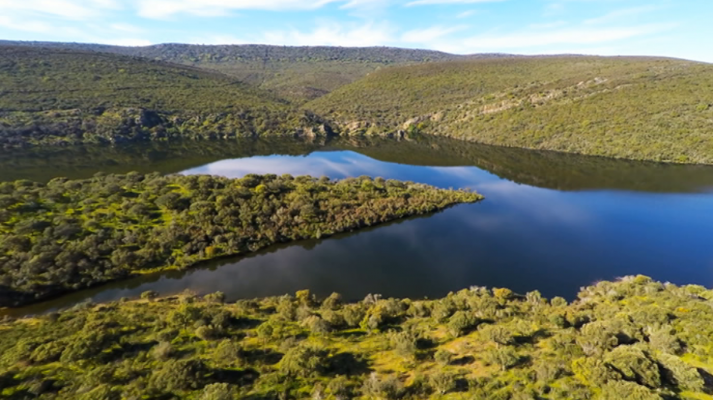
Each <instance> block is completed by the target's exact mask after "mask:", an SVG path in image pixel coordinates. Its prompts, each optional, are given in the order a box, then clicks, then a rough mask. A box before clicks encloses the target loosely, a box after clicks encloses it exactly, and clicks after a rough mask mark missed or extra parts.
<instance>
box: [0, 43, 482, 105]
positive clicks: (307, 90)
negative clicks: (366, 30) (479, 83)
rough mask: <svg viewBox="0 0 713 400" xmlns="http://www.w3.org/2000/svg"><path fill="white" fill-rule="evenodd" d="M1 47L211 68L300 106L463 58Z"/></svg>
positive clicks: (266, 49)
mask: <svg viewBox="0 0 713 400" xmlns="http://www.w3.org/2000/svg"><path fill="white" fill-rule="evenodd" d="M2 44H5V45H14V46H18V45H20V46H32V47H45V48H58V49H70V50H82V51H95V52H96V51H98V52H106V53H115V54H122V55H130V56H138V57H145V58H150V59H154V60H161V61H168V62H172V63H180V64H185V65H190V66H195V67H201V68H205V69H211V70H215V71H219V72H222V73H224V74H227V75H230V76H233V77H235V78H238V79H240V80H242V81H244V82H246V83H249V84H252V85H254V86H257V87H260V88H262V89H266V90H269V91H271V92H273V93H275V94H276V95H278V96H280V97H284V98H286V99H289V100H290V101H293V102H296V103H304V102H306V101H308V100H312V99H315V98H317V97H320V96H322V95H324V94H326V93H329V92H331V91H333V90H334V89H336V88H338V87H340V86H343V85H345V84H348V83H351V82H353V81H355V80H357V79H359V78H362V77H364V76H366V75H367V74H369V73H370V72H373V71H375V70H377V69H379V68H382V67H386V66H392V65H402V64H414V63H424V62H429V61H443V60H452V59H460V58H463V56H457V55H453V54H447V53H442V52H438V51H430V50H412V49H400V48H391V47H363V48H348V47H287V46H268V45H190V44H160V45H154V46H146V47H122V46H108V45H98V44H84V43H54V42H9V41H0V45H2ZM485 56H487V55H485Z"/></svg>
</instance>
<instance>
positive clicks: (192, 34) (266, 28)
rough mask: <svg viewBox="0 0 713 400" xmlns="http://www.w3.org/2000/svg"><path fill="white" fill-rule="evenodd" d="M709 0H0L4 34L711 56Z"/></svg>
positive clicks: (132, 42)
mask: <svg viewBox="0 0 713 400" xmlns="http://www.w3.org/2000/svg"><path fill="white" fill-rule="evenodd" d="M711 17H713V0H311V1H310V0H0V39H6V40H38V41H63V42H89V43H104V44H116V45H127V46H144V45H151V44H159V43H193V44H246V43H259V44H273V45H288V46H293V45H299V46H303V45H304V46H316V45H328V46H395V47H408V48H423V49H433V50H440V51H446V52H450V53H457V54H472V53H517V54H556V53H577V54H601V55H656V56H669V57H678V58H686V59H691V60H698V61H706V62H713V45H711V41H713V40H712V39H711V38H713V19H712V18H711Z"/></svg>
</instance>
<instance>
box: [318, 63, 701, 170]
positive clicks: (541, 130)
mask: <svg viewBox="0 0 713 400" xmlns="http://www.w3.org/2000/svg"><path fill="white" fill-rule="evenodd" d="M305 108H306V109H309V110H312V111H314V112H316V113H317V114H319V115H321V116H323V117H325V118H330V119H331V120H332V121H333V122H335V123H336V125H337V126H339V127H341V133H342V134H345V135H361V134H365V135H399V136H402V135H406V134H411V135H414V134H417V133H427V134H434V135H441V136H447V137H452V138H458V139H465V140H470V141H476V142H480V143H486V144H494V145H502V146H510V147H522V148H530V149H545V150H556V151H563V152H570V153H580V154H589V155H598V156H607V157H614V158H628V159H647V160H655V161H666V162H682V163H713V65H709V64H704V63H697V62H691V61H683V60H675V59H665V58H650V57H611V58H609V57H583V56H557V57H517V58H497V59H480V60H465V61H447V62H439V63H431V64H423V65H416V66H407V67H394V68H389V69H384V70H380V71H377V72H375V73H372V74H370V75H369V76H367V77H365V78H363V79H361V80H359V81H357V82H355V83H352V84H350V85H347V86H344V87H342V88H340V89H338V90H336V91H334V92H333V93H330V94H329V95H326V96H324V97H321V98H319V99H316V100H314V101H312V102H310V103H308V104H306V105H305Z"/></svg>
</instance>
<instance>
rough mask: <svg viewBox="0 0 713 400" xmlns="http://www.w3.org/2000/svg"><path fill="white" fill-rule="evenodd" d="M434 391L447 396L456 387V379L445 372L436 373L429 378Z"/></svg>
mask: <svg viewBox="0 0 713 400" xmlns="http://www.w3.org/2000/svg"><path fill="white" fill-rule="evenodd" d="M428 382H429V383H430V385H431V387H432V388H433V390H435V391H436V393H438V394H446V393H448V392H450V391H451V390H453V389H455V387H456V380H455V377H454V376H453V375H451V374H448V373H445V372H435V373H433V374H430V375H429V377H428Z"/></svg>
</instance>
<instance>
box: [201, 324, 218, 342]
mask: <svg viewBox="0 0 713 400" xmlns="http://www.w3.org/2000/svg"><path fill="white" fill-rule="evenodd" d="M196 336H198V337H199V338H201V339H203V340H214V339H217V338H219V337H220V330H218V329H217V328H215V327H213V326H210V325H204V326H201V327H198V329H196Z"/></svg>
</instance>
